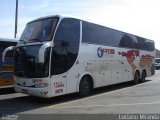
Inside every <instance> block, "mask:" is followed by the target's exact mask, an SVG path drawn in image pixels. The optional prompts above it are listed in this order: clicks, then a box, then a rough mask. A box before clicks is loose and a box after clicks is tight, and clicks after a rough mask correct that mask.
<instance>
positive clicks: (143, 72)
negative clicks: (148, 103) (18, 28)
mask: <svg viewBox="0 0 160 120" xmlns="http://www.w3.org/2000/svg"><path fill="white" fill-rule="evenodd" d="M145 79H146V71H145V70H143V71H142V77H141V80H140V82H144V81H145Z"/></svg>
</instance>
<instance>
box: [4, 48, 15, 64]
mask: <svg viewBox="0 0 160 120" xmlns="http://www.w3.org/2000/svg"><path fill="white" fill-rule="evenodd" d="M15 48H16V46H10V47H7V48H6V49H4V51H3V53H2V62H5V56H6V53H7V52H8V51H11V50H14V49H15Z"/></svg>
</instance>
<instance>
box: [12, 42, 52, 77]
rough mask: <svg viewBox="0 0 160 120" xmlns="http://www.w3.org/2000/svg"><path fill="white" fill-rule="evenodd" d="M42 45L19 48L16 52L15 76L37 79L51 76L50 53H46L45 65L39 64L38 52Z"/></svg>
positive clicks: (48, 50) (48, 51)
mask: <svg viewBox="0 0 160 120" xmlns="http://www.w3.org/2000/svg"><path fill="white" fill-rule="evenodd" d="M40 47H41V45H36V46H32V45H31V46H23V47H17V49H16V52H15V71H14V72H15V75H16V76H19V77H24V78H25V77H27V78H37V77H47V76H48V75H49V65H48V63H49V53H50V49H49V48H48V49H47V50H46V51H45V61H44V63H39V61H38V52H39V48H40Z"/></svg>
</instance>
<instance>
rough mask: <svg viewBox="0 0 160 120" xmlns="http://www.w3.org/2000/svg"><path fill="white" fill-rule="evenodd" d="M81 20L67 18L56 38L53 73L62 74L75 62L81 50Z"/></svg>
mask: <svg viewBox="0 0 160 120" xmlns="http://www.w3.org/2000/svg"><path fill="white" fill-rule="evenodd" d="M79 39H80V21H79V20H76V19H69V18H65V19H63V20H62V21H61V23H60V25H59V27H58V29H57V32H56V36H55V39H54V47H53V50H52V69H51V74H52V75H56V74H62V73H64V72H66V71H67V70H69V69H70V68H71V67H72V65H73V64H74V62H75V60H76V58H77V55H78V50H79Z"/></svg>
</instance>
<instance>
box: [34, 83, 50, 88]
mask: <svg viewBox="0 0 160 120" xmlns="http://www.w3.org/2000/svg"><path fill="white" fill-rule="evenodd" d="M47 86H48V83H39V84H36V85H35V87H36V88H44V87H47Z"/></svg>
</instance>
